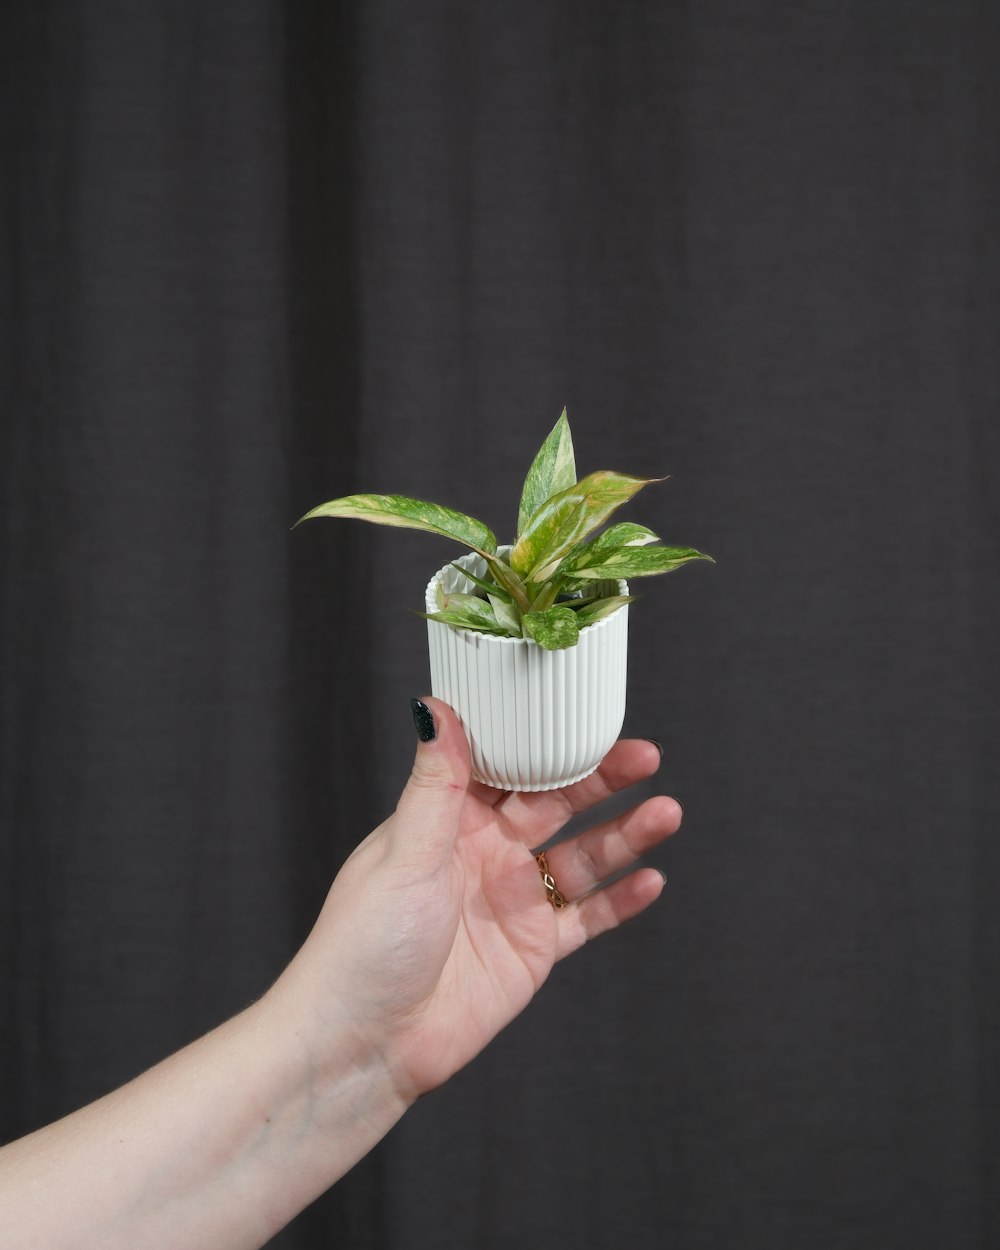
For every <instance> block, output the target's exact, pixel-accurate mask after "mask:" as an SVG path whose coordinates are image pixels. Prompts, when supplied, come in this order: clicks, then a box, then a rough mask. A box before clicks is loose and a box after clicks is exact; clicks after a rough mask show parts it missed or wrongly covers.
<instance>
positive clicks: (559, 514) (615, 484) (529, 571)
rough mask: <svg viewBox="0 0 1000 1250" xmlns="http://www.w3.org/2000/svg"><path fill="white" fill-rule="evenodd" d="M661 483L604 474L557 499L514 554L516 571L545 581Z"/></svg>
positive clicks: (537, 516)
mask: <svg viewBox="0 0 1000 1250" xmlns="http://www.w3.org/2000/svg"><path fill="white" fill-rule="evenodd" d="M657 480H658V479H656V478H641V477H629V476H628V475H627V474H624V473H613V472H611V471H610V470H607V469H601V470H599V471H598V472H597V473H590V474H588V476H587V477H585V478H583V480H582V481H580V482H577V483H575V484H574V485H573V486H570V487H569V488H568V489H567V490H564V491H560V493H559V494H558V495H553V496H552V498H551V499H549V500H547V501H546V502H545V503H543V504H542V505H541V507H540V508H538V509H537V511H535V512H534V513H533V514H532V516H531V517H530V519H529V521H528V524H527V526H526V527H525V530H524V533H523V534H522V535H521V537H520V538H519V539H518V540H517V543H516V544H515V545H514V548H513V550H512V551H511V553H510V566H511V568H512V569H513V570H514V572H515V573H517V574H518V576H519V577H521V578H522V580H524V581H526V582H540V581H545V580H546V578H548V577H551V576H552V574H553V573H554V572H555V570H556V569H557V568H558V566H559V562H560V561H561V560H562V559H563V558H564V557H565V556H566V555H568V554H569V552H570V551H572V549H573V548H574V547H575V546H576V545H577V543H579V542H581V541H582V540H583V539H584V538H586V537H587V535H588V534H590V533H592V532H593V531H594V530H595V529H597V528H598V526H600V525H603V524H604V522H605V521H606V520H607V519H608V517H609V516H610V515H611V514H612V512H614V511H615V509H616V508H619V507H621V505H622V504H623V503H626V502H627V501H628V500H629V499H631V498H632V496H633V495H635V494H636V493H637V492H638V491H640V490H642V488H643V487H644V486H647V485H648V484H649V483H650V482H652V481H657Z"/></svg>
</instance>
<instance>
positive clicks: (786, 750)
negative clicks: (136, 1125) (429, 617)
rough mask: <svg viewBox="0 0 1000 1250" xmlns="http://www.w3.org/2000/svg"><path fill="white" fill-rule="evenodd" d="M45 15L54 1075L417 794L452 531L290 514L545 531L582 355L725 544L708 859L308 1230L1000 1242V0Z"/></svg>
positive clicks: (675, 698)
mask: <svg viewBox="0 0 1000 1250" xmlns="http://www.w3.org/2000/svg"><path fill="white" fill-rule="evenodd" d="M0 23H2V28H0V41H2V43H0V46H2V54H0V55H2V60H3V65H2V80H3V92H4V96H5V100H4V107H3V122H2V126H3V143H4V148H3V164H2V178H3V184H2V196H0V202H2V208H3V248H2V257H3V260H2V266H3V270H2V285H0V299H2V308H3V311H2V334H0V344H2V346H0V351H2V353H3V355H2V360H3V368H2V404H3V408H2V415H3V420H2V428H0V438H2V443H0V457H2V463H0V469H2V473H0V482H2V490H3V501H2V503H3V511H2V521H0V524H2V551H3V576H2V587H0V590H2V602H0V647H2V654H0V682H2V731H3V738H2V755H0V767H2V789H0V802H2V807H0V818H2V839H0V1050H2V1063H0V1096H2V1099H0V1133H2V1135H3V1136H5V1137H12V1136H15V1135H18V1134H20V1133H23V1132H25V1131H27V1130H29V1129H31V1128H33V1127H35V1126H37V1125H39V1124H40V1123H42V1122H44V1121H47V1120H50V1119H51V1118H53V1117H56V1116H58V1115H60V1114H62V1113H64V1112H66V1111H68V1110H69V1109H71V1108H73V1107H75V1106H77V1105H79V1104H80V1103H82V1102H84V1101H85V1100H89V1099H91V1098H93V1097H95V1096H97V1095H99V1094H101V1093H102V1092H104V1091H106V1090H107V1089H108V1088H110V1087H111V1086H113V1085H115V1084H117V1083H119V1082H121V1081H123V1080H125V1079H127V1078H129V1077H131V1076H132V1075H134V1074H135V1073H137V1072H138V1071H140V1070H141V1069H143V1068H144V1067H145V1066H147V1065H149V1064H150V1063H152V1062H154V1061H155V1060H157V1059H158V1058H160V1057H162V1056H163V1055H165V1054H166V1053H168V1052H169V1051H170V1050H172V1049H173V1048H176V1047H177V1046H179V1045H181V1044H182V1043H184V1042H186V1041H187V1040H189V1039H190V1038H192V1037H194V1036H196V1035H197V1034H198V1033H199V1032H201V1031H203V1030H205V1029H207V1028H209V1027H210V1026H211V1025H213V1024H215V1023H216V1022H218V1021H219V1020H220V1019H222V1018H223V1017H224V1016H226V1015H227V1014H229V1013H231V1012H233V1011H235V1010H237V1009H239V1008H240V1007H241V1006H243V1005H244V1004H246V1003H247V1002H248V1001H250V1000H251V999H252V998H254V997H255V996H256V995H258V994H259V993H260V992H261V991H262V990H263V989H265V988H266V986H267V985H268V984H269V982H270V981H271V979H272V978H273V977H274V976H275V975H276V974H277V973H278V972H279V971H280V969H281V968H282V967H283V965H284V963H285V962H286V961H287V959H288V958H289V957H290V955H291V953H292V952H293V950H294V949H295V946H296V943H297V942H298V941H300V939H301V938H302V937H303V936H304V935H305V933H306V932H307V931H308V928H309V926H310V924H311V922H312V920H313V918H314V916H315V914H316V911H317V909H318V908H319V905H320V902H321V900H322V897H323V895H324V893H325V890H326V888H327V884H328V882H329V880H330V878H331V876H332V874H333V873H334V872H335V871H336V869H337V867H338V865H339V864H340V863H341V862H342V861H343V859H344V858H345V857H346V855H347V853H348V852H349V850H350V849H351V847H352V846H353V845H354V844H355V843H356V842H357V841H358V840H359V839H360V838H361V837H362V836H363V835H364V834H365V833H366V832H367V831H368V829H369V828H370V827H371V826H372V825H373V824H374V823H375V822H377V821H378V820H379V819H381V818H382V816H383V815H384V814H385V813H386V812H387V811H388V810H390V809H391V807H392V805H393V803H394V801H395V797H396V795H397V793H398V790H399V787H400V785H401V783H402V781H403V779H404V778H405V776H406V774H407V772H408V769H409V763H410V759H411V755H412V749H413V732H412V725H411V723H410V720H409V708H408V699H409V696H410V695H411V694H413V693H418V692H421V691H425V690H426V688H427V685H428V674H427V660H426V654H425V640H424V630H423V625H422V623H421V622H420V621H419V620H417V619H416V618H415V617H413V616H412V615H411V614H410V612H409V609H410V608H413V607H418V606H419V604H420V601H421V595H422V589H423V586H424V583H425V581H426V579H427V578H428V576H429V575H430V573H432V572H433V571H434V570H435V569H436V568H437V567H439V566H440V564H441V563H443V562H444V560H445V559H447V558H449V556H450V555H451V554H452V553H453V552H454V551H455V550H456V549H454V548H451V547H449V546H448V545H447V544H446V543H444V544H442V543H439V542H437V540H434V539H431V538H428V537H427V536H424V535H408V534H405V533H402V532H398V531H383V530H374V529H368V528H366V527H364V526H358V525H352V524H348V523H343V524H339V523H335V522H329V523H322V524H321V523H316V524H314V525H312V526H306V527H303V528H302V529H301V530H296V531H295V532H294V533H292V532H290V526H291V524H292V523H293V521H294V520H295V519H296V517H297V516H299V515H300V514H301V513H302V512H304V511H305V510H306V509H307V508H308V507H310V506H312V505H314V504H316V503H319V502H320V501H322V500H324V499H327V498H331V497H333V496H334V495H337V494H342V493H347V492H349V491H351V490H376V491H378V490H381V491H398V492H402V493H411V494H417V495H423V496H427V497H430V498H433V499H438V500H440V501H442V502H446V503H450V504H452V505H453V506H456V507H459V508H463V509H466V510H469V511H472V512H474V513H476V514H478V515H481V516H482V517H483V518H484V519H486V520H487V521H488V522H490V523H491V524H492V525H493V526H494V527H496V528H497V529H499V530H500V531H501V532H503V531H505V530H507V529H509V528H510V527H511V525H512V523H513V514H514V510H515V508H516V502H517V496H518V491H519V487H520V482H521V477H522V475H523V472H524V470H525V468H526V466H527V463H528V461H529V459H530V456H531V454H532V453H533V451H534V449H535V447H536V445H537V444H538V442H539V441H540V439H541V437H542V435H544V433H545V432H546V431H547V430H548V428H549V426H550V425H551V424H552V422H553V421H554V420H555V418H556V416H557V415H558V413H559V411H560V409H561V408H562V406H563V405H564V404H566V405H568V406H569V410H570V414H571V417H572V419H573V422H574V428H575V432H576V441H577V449H578V460H579V462H580V464H581V466H582V468H583V469H584V470H590V469H594V468H601V467H615V468H621V469H625V470H630V471H633V472H640V473H649V474H660V473H669V474H671V475H672V476H671V480H670V481H669V482H668V483H667V484H666V485H664V486H662V487H659V488H657V489H656V490H655V491H653V490H650V491H649V492H648V493H647V494H646V495H645V496H643V498H642V499H641V501H637V503H636V505H635V507H633V508H632V509H631V510H630V515H632V516H633V517H635V518H636V519H640V520H643V521H645V522H647V523H648V524H650V525H652V526H654V527H655V528H656V529H657V530H658V532H660V533H661V534H663V535H664V537H665V538H666V539H667V540H670V541H676V542H681V543H690V544H694V545H696V546H698V547H701V548H702V549H704V550H708V551H711V552H713V553H714V554H715V555H716V557H717V559H718V565H717V567H716V568H714V569H713V568H709V567H707V566H706V567H701V566H698V567H695V568H690V569H685V570H683V571H682V572H680V573H678V574H677V575H676V576H674V577H672V578H668V579H664V580H661V581H659V582H650V583H648V584H647V585H646V586H645V587H644V591H645V597H644V601H643V602H642V603H641V604H639V605H638V607H637V608H636V609H635V611H634V614H633V627H632V637H633V650H632V656H631V669H630V671H631V683H630V686H631V694H630V703H629V711H628V717H627V721H626V730H627V731H628V732H631V733H634V734H639V735H648V736H653V737H657V738H659V739H661V740H662V741H663V742H664V744H665V746H666V757H665V761H664V767H663V771H662V775H661V779H660V782H659V783H658V784H662V785H663V786H664V787H665V788H667V789H668V790H670V791H671V792H675V793H676V794H677V795H678V797H679V798H680V799H681V801H682V802H683V803H684V805H685V807H686V809H687V818H686V822H685V827H684V829H683V831H682V833H681V834H680V835H679V836H678V837H677V839H676V840H675V841H674V842H673V843H671V844H670V845H669V846H668V847H667V848H665V849H664V850H663V851H661V852H660V853H659V854H658V855H657V856H656V857H655V862H656V863H657V864H658V865H659V866H661V867H663V868H664V869H665V870H666V872H667V874H668V877H669V883H668V889H667V892H666V895H665V897H664V898H663V900H662V901H661V902H660V903H659V904H658V906H657V907H656V908H655V910H654V911H653V912H652V913H651V914H649V915H648V916H646V917H644V918H642V919H641V920H640V921H638V922H636V923H635V924H634V925H633V926H631V927H630V928H629V929H627V930H626V931H623V932H622V933H620V934H618V935H616V936H614V937H613V938H611V939H608V940H605V941H604V942H602V943H601V944H600V945H597V946H594V947H592V948H591V949H589V950H587V951H586V952H584V953H583V954H582V955H581V956H579V957H577V958H576V959H574V960H572V961H570V962H568V963H566V964H564V965H561V966H560V967H559V968H558V969H557V970H556V972H555V973H554V975H553V977H552V979H551V981H550V983H549V985H548V987H547V989H546V991H545V993H544V994H543V995H542V996H541V998H540V999H539V1000H538V1001H537V1002H536V1003H535V1004H534V1005H533V1006H532V1007H531V1009H530V1010H529V1011H528V1012H527V1014H526V1015H525V1016H524V1017H522V1018H521V1019H520V1020H519V1021H518V1022H517V1023H516V1024H514V1025H513V1026H512V1027H511V1028H510V1029H509V1030H507V1032H506V1033H505V1034H504V1035H503V1036H502V1037H501V1038H500V1039H499V1040H498V1041H497V1043H496V1044H495V1045H494V1046H493V1047H492V1049H491V1050H490V1051H489V1052H488V1053H487V1054H485V1055H484V1056H483V1057H482V1058H481V1059H480V1060H479V1061H478V1062H477V1063H476V1064H475V1065H473V1066H472V1067H470V1068H469V1069H467V1070H466V1071H464V1072H463V1073H462V1074H461V1075H460V1076H459V1077H458V1078H457V1079H455V1080H454V1081H453V1082H452V1083H451V1084H450V1085H449V1086H448V1087H447V1088H446V1089H444V1090H442V1091H440V1092H439V1093H437V1094H435V1095H434V1096H432V1097H430V1098H428V1099H426V1100H424V1101H423V1102H422V1103H421V1104H420V1105H419V1106H418V1107H417V1108H416V1109H415V1110H414V1111H413V1112H412V1114H411V1115H410V1116H409V1117H408V1118H407V1119H406V1120H405V1121H404V1122H403V1123H402V1124H401V1125H400V1126H399V1127H398V1128H397V1130H396V1131H395V1132H394V1133H393V1134H392V1135H391V1136H390V1138H389V1139H388V1140H387V1141H386V1142H385V1143H384V1144H383V1145H382V1146H381V1147H380V1148H379V1149H378V1150H377V1151H376V1152H375V1153H374V1154H373V1155H372V1156H370V1157H369V1158H368V1159H367V1160H366V1161H365V1162H364V1163H362V1164H361V1165H359V1166H358V1168H357V1169H356V1170H355V1171H354V1172H352V1173H351V1174H350V1175H349V1176H348V1177H347V1178H346V1179H345V1180H344V1181H343V1182H342V1183H341V1184H339V1185H338V1186H337V1187H335V1189H334V1190H333V1191H332V1192H331V1193H330V1194H328V1195H327V1196H326V1197H325V1198H324V1199H322V1200H321V1201H320V1202H318V1203H317V1204H316V1205H315V1206H314V1207H313V1208H311V1209H310V1210H309V1211H307V1212H306V1213H304V1214H303V1215H302V1217H301V1218H300V1219H299V1220H297V1221H296V1222H295V1223H294V1224H293V1225H292V1226H291V1227H290V1228H289V1229H288V1230H286V1231H285V1232H284V1233H282V1234H281V1235H280V1236H279V1237H278V1238H277V1239H276V1240H275V1241H274V1243H273V1244H274V1245H275V1246H277V1247H281V1248H282V1250H318V1248H319V1247H327V1246H331V1247H332V1246H349V1247H358V1248H359V1250H360V1248H368V1247H371V1248H373V1250H439V1248H440V1250H470V1248H482V1250H508V1248H509V1247H512V1246H518V1247H529V1248H532V1250H534V1248H536V1247H537V1248H538V1250H551V1248H553V1247H555V1248H559V1247H569V1246H574V1247H587V1248H593V1250H603V1248H605V1247H608V1248H617V1247H621V1246H628V1247H632V1248H634V1250H645V1248H651V1247H664V1246H666V1247H677V1248H678V1250H733V1248H737V1247H738V1248H740V1250H803V1248H804V1247H806V1248H809V1250H839V1248H843V1247H850V1248H851V1250H941V1248H942V1247H947V1248H948V1250H972V1248H980V1247H984V1248H986V1247H994V1246H998V1245H1000V1210H998V1196H997V1195H998V1193H1000V1169H998V1112H1000V1089H998V1054H997V1047H998V1041H1000V1037H998V1018H997V1017H998V1010H997V997H998V992H1000V987H998V974H1000V959H998V956H1000V925H998V919H997V917H998V885H1000V851H998V842H997V839H998V833H1000V829H998V824H1000V777H998V774H1000V768H998V755H1000V716H998V710H997V701H998V698H1000V671H998V670H1000V663H998V648H997V634H998V606H1000V576H998V568H1000V529H998V519H1000V518H998V489H997V465H998V461H1000V436H998V432H997V416H998V412H997V408H998V399H1000V394H998V390H1000V387H998V381H1000V367H998V356H1000V353H998V345H1000V305H998V296H1000V258H998V213H1000V169H998V153H1000V90H998V73H1000V7H998V6H997V5H995V4H993V3H991V2H990V0H795V3H792V2H791V0H773V2H771V3H766V2H763V0H757V2H754V0H700V2H699V3H691V2H689V3H686V4H684V3H680V2H675V0H659V2H657V0H616V3H605V4H600V3H578V2H576V0H532V2H525V3H522V2H520V0H516V2H512V3H504V4H499V3H497V4H488V3H460V2H456V3H437V2H429V3H423V4H419V3H406V2H405V0H366V2H365V3H359V4H349V3H339V4H337V3H322V2H321V0H313V2H309V0H289V2H288V3H286V4H283V5H282V4H273V3H270V4H269V3H265V2H264V0H216V2H215V3H211V4H201V3H194V2H183V3H174V2H172V0H171V2H168V0H160V2H158V3H157V2H154V0H149V2H146V3H126V2H125V0H88V2H87V3H82V2H77V3H73V2H72V0H70V2H67V3H57V2H56V0H34V2H29V0H22V2H21V3H18V2H17V0H12V2H11V3H9V4H7V5H5V6H4V7H3V15H2V18H0ZM650 792H652V787H651V786H647V787H645V789H644V790H643V793H644V794H645V793H650ZM0 1240H2V1234H0Z"/></svg>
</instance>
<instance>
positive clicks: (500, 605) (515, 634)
mask: <svg viewBox="0 0 1000 1250" xmlns="http://www.w3.org/2000/svg"><path fill="white" fill-rule="evenodd" d="M489 598H490V603H491V604H492V605H493V613H494V615H495V616H496V618H497V622H498V623H499V624H500V625H502V626H503V627H504V629H505V630H506V631H507V633H508V634H510V636H511V638H520V637H521V614H520V612H518V610H517V608H515V607H514V606H513V604H511V603H510V602H509V601H505V600H503V599H501V598H500V597H499V595H490V597H489Z"/></svg>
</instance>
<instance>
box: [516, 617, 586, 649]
mask: <svg viewBox="0 0 1000 1250" xmlns="http://www.w3.org/2000/svg"><path fill="white" fill-rule="evenodd" d="M521 624H522V625H523V626H524V632H525V633H526V634H527V635H528V637H529V638H534V640H535V642H537V643H538V645H539V646H540V647H544V648H545V650H546V651H562V650H564V649H565V648H566V647H575V646H576V644H577V643H578V642H579V641H580V624H579V621H578V620H577V614H576V613H575V612H574V611H573V609H572V608H563V607H558V608H549V609H548V611H546V612H526V613H525V615H524V617H523V618H522V621H521Z"/></svg>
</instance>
